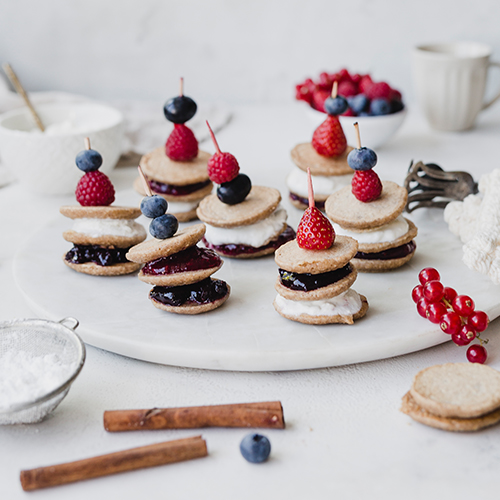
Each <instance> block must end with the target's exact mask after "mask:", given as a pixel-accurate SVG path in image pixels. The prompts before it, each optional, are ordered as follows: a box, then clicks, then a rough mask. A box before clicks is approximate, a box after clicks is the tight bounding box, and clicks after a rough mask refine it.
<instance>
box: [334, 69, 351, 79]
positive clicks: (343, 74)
mask: <svg viewBox="0 0 500 500" xmlns="http://www.w3.org/2000/svg"><path fill="white" fill-rule="evenodd" d="M337 76H338V80H339V82H343V81H348V82H350V81H351V75H350V74H349V71H348V70H347V69H346V68H342V69H341V70H340V71H339V72H338V73H337Z"/></svg>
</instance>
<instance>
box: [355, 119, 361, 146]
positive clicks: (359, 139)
mask: <svg viewBox="0 0 500 500" xmlns="http://www.w3.org/2000/svg"><path fill="white" fill-rule="evenodd" d="M354 128H355V129H356V145H357V146H358V149H361V136H360V135H359V125H358V122H356V123H355V124H354Z"/></svg>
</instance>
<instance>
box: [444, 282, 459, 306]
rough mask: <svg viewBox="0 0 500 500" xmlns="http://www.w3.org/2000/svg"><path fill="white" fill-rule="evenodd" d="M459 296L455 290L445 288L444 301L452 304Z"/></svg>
mask: <svg viewBox="0 0 500 500" xmlns="http://www.w3.org/2000/svg"><path fill="white" fill-rule="evenodd" d="M456 296H457V292H456V290H455V289H454V288H451V287H449V286H445V287H444V299H446V300H447V301H448V302H449V303H450V304H451V303H452V302H453V299H454V298H455V297H456Z"/></svg>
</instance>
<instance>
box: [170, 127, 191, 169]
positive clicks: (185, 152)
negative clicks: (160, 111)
mask: <svg viewBox="0 0 500 500" xmlns="http://www.w3.org/2000/svg"><path fill="white" fill-rule="evenodd" d="M165 153H166V155H167V156H168V157H169V158H170V159H171V160H173V161H189V160H192V159H194V158H196V157H197V156H198V141H197V140H196V137H195V136H194V134H193V131H192V130H191V129H190V128H188V127H186V125H184V124H179V123H175V124H174V130H172V133H171V134H170V135H169V136H168V139H167V142H166V143H165Z"/></svg>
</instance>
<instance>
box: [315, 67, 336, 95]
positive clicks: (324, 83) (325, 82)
mask: <svg viewBox="0 0 500 500" xmlns="http://www.w3.org/2000/svg"><path fill="white" fill-rule="evenodd" d="M332 85H333V81H332V79H331V78H330V75H329V74H328V73H325V72H323V73H321V74H320V75H319V80H318V89H319V90H326V91H327V92H331V91H332Z"/></svg>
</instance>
